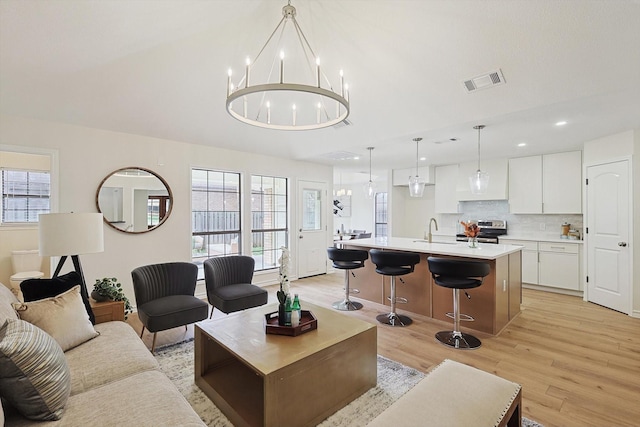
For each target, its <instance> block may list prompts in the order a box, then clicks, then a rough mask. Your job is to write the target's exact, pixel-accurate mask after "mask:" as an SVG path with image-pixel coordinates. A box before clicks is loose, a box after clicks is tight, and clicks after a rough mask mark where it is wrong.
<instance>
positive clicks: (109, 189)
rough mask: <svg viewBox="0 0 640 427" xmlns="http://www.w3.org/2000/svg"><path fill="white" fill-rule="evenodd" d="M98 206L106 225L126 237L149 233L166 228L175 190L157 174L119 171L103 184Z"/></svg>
mask: <svg viewBox="0 0 640 427" xmlns="http://www.w3.org/2000/svg"><path fill="white" fill-rule="evenodd" d="M96 206H97V207H98V211H100V212H101V213H102V215H103V216H104V222H106V223H107V224H109V225H110V226H111V227H113V228H115V229H116V230H119V231H122V232H124V233H146V232H147V231H151V230H153V229H154V228H157V227H159V226H160V225H162V224H163V223H164V222H165V221H166V220H167V218H168V217H169V214H170V213H171V208H172V207H173V195H172V194H171V189H170V188H169V185H168V184H167V183H166V181H165V180H164V179H162V177H160V176H159V175H158V174H156V173H155V172H153V171H151V170H149V169H145V168H138V167H127V168H122V169H118V170H116V171H114V172H112V173H111V174H110V175H108V176H107V177H106V178H105V179H103V180H102V182H101V183H100V185H99V186H98V192H97V193H96Z"/></svg>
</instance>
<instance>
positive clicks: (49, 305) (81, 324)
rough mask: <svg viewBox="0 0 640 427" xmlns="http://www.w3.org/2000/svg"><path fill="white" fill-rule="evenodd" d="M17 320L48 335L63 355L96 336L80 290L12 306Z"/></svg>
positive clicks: (71, 290)
mask: <svg viewBox="0 0 640 427" xmlns="http://www.w3.org/2000/svg"><path fill="white" fill-rule="evenodd" d="M13 308H14V309H15V310H16V312H17V313H18V316H20V319H22V320H26V321H27V322H29V323H31V324H33V325H36V326H37V327H39V328H40V329H42V330H44V331H45V332H47V333H48V334H49V335H51V336H52V337H53V338H54V339H55V340H56V341H57V342H58V344H60V347H62V351H67V350H69V349H70V348H73V347H76V346H78V345H80V344H82V343H83V342H85V341H88V340H90V339H91V338H94V337H96V336H97V335H98V332H96V330H95V329H94V328H93V325H92V324H91V321H90V320H89V315H88V314H87V311H86V309H85V307H84V304H83V302H82V297H81V296H80V286H74V287H73V288H71V289H69V290H68V291H66V292H64V293H62V294H60V295H58V296H55V297H51V298H45V299H41V300H38V301H31V302H24V303H19V304H15V303H14V304H13Z"/></svg>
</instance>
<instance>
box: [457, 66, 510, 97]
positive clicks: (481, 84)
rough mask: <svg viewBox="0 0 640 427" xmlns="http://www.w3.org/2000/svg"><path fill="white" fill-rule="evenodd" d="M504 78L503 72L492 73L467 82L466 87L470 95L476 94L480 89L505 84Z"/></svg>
mask: <svg viewBox="0 0 640 427" xmlns="http://www.w3.org/2000/svg"><path fill="white" fill-rule="evenodd" d="M504 83H505V80H504V76H503V75H502V70H500V69H498V70H496V71H491V72H489V73H486V74H483V75H481V76H477V77H474V78H472V79H470V80H465V82H464V87H465V88H466V89H467V92H468V93H471V92H475V91H477V90H480V89H487V88H490V87H494V86H498V85H501V84H504Z"/></svg>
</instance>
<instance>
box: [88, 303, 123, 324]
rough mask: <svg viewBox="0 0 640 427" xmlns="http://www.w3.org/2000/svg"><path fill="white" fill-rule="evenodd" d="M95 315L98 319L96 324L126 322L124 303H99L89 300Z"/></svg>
mask: <svg viewBox="0 0 640 427" xmlns="http://www.w3.org/2000/svg"><path fill="white" fill-rule="evenodd" d="M89 303H90V304H91V309H92V310H93V315H94V316H95V317H96V323H104V322H110V321H113V320H119V321H122V322H124V301H104V302H97V301H95V300H94V299H93V298H89Z"/></svg>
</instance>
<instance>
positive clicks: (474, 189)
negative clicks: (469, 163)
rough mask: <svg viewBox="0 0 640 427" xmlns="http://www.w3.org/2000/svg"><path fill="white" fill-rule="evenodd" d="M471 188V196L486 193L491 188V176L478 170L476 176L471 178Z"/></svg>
mask: <svg viewBox="0 0 640 427" xmlns="http://www.w3.org/2000/svg"><path fill="white" fill-rule="evenodd" d="M469 187H470V188H471V194H484V193H486V192H487V188H488V187H489V174H488V173H487V172H482V171H481V170H480V169H478V170H477V171H476V173H475V174H473V175H471V176H470V177H469Z"/></svg>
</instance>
